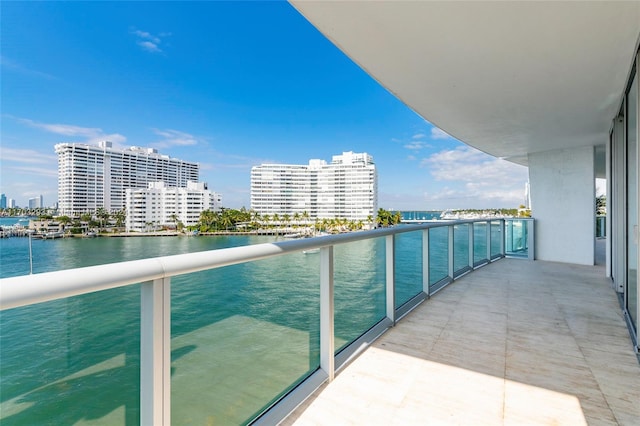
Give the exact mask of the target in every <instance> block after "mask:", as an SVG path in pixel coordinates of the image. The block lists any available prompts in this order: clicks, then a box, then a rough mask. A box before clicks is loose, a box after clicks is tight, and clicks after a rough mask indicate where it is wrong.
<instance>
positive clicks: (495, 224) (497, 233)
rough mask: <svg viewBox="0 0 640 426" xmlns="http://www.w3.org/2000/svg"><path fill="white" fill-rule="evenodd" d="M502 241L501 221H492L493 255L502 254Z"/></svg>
mask: <svg viewBox="0 0 640 426" xmlns="http://www.w3.org/2000/svg"><path fill="white" fill-rule="evenodd" d="M501 242H502V229H501V222H500V221H497V220H495V221H492V222H491V257H492V258H493V257H496V256H500V255H501V254H502V253H501V252H500V245H501Z"/></svg>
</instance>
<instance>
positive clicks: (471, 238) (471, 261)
mask: <svg viewBox="0 0 640 426" xmlns="http://www.w3.org/2000/svg"><path fill="white" fill-rule="evenodd" d="M474 232H475V229H474V224H473V222H472V223H470V224H469V268H471V269H473V265H474V263H475V262H474V260H475V256H474V255H475V253H474V252H475V250H474V247H473V243H474Z"/></svg>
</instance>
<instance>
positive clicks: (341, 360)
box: [0, 219, 533, 425]
mask: <svg viewBox="0 0 640 426" xmlns="http://www.w3.org/2000/svg"><path fill="white" fill-rule="evenodd" d="M503 236H504V238H503ZM532 236H533V220H530V219H528V220H521V219H500V220H463V221H452V222H430V223H427V224H422V225H401V226H397V227H394V228H385V229H377V230H373V231H366V232H356V233H350V234H343V235H335V236H326V237H319V238H312V239H298V240H290V241H284V242H276V243H265V244H255V245H249V246H243V247H231V248H223V249H219V250H210V251H202V252H197V253H190V254H182V255H173V256H163V257H155V258H149V259H143V260H136V261H128V262H121V263H115V264H108V265H99V266H91V267H86V268H76V269H68V270H62V271H57V272H49V273H41V274H35V275H24V276H19V277H12V278H5V279H2V280H0V288H1V289H2V291H1V292H0V308H1V309H2V311H1V312H0V315H1V317H0V319H1V321H2V327H1V329H0V351H1V352H0V355H1V357H2V358H1V359H2V363H1V364H0V395H1V397H0V422H1V423H2V424H3V425H5V424H6V425H12V424H16V425H17V424H52V425H53V424H91V423H99V424H128V425H131V424H170V423H172V424H190V423H193V424H207V423H215V424H245V423H252V422H255V423H257V424H258V423H263V424H273V423H277V421H279V420H280V419H281V418H282V417H283V416H284V415H286V414H287V413H288V412H289V411H290V410H291V409H293V408H295V407H296V406H297V405H298V404H299V403H300V402H301V401H303V400H304V399H305V398H306V397H307V396H308V395H309V394H310V393H311V392H313V391H314V390H315V389H316V388H317V387H318V386H319V385H320V384H321V383H323V382H325V381H327V380H331V379H332V378H333V376H334V374H335V372H336V370H338V369H339V368H340V367H341V366H342V365H344V364H345V363H346V362H348V360H349V359H350V358H351V357H353V356H354V355H356V354H357V353H358V352H359V351H361V350H362V349H363V348H364V347H366V346H367V345H368V344H369V343H370V342H371V341H373V340H374V339H375V338H376V337H377V336H379V335H380V334H381V333H383V332H384V331H385V330H386V329H387V328H389V327H390V326H392V325H393V324H394V322H395V321H397V320H398V319H399V318H401V317H402V316H403V315H404V314H406V312H408V311H409V310H411V309H412V308H414V307H415V306H417V304H419V303H421V302H422V301H423V300H425V299H426V298H428V297H429V296H430V295H432V294H434V293H435V292H436V291H439V290H440V289H442V288H444V287H445V286H446V285H447V284H449V283H451V282H452V281H454V280H455V279H456V278H458V277H459V276H461V275H463V274H465V273H467V272H470V271H472V270H473V269H474V268H476V267H479V266H481V265H484V264H487V263H489V262H490V261H492V260H494V259H499V258H502V257H504V256H505V255H517V256H522V257H525V255H526V257H531V255H532V253H533V241H532ZM25 336H28V337H25ZM18 337H20V338H18Z"/></svg>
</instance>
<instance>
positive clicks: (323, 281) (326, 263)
mask: <svg viewBox="0 0 640 426" xmlns="http://www.w3.org/2000/svg"><path fill="white" fill-rule="evenodd" d="M333 312H334V309H333V246H329V247H322V248H321V249H320V368H322V369H323V370H324V371H325V372H326V373H327V376H329V381H332V380H333V378H334V376H335V341H334V336H333Z"/></svg>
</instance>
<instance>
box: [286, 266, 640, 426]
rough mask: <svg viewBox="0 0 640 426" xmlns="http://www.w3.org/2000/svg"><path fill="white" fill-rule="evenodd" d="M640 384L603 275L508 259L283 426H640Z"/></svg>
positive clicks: (425, 314)
mask: <svg viewBox="0 0 640 426" xmlns="http://www.w3.org/2000/svg"><path fill="white" fill-rule="evenodd" d="M639 377H640V364H639V363H638V359H637V358H636V356H635V355H634V352H633V348H632V345H631V342H630V340H629V334H628V331H627V329H626V326H625V322H624V319H623V318H622V315H621V310H620V307H619V304H618V300H617V297H616V294H615V292H614V291H613V290H612V289H611V288H610V280H608V279H606V278H605V277H604V268H603V267H602V266H594V267H589V266H576V265H569V264H561V263H553V262H542V261H536V262H522V261H518V260H515V259H504V260H501V261H500V262H496V263H493V264H491V265H489V266H487V267H486V268H482V269H481V270H478V271H476V272H474V273H473V274H469V275H466V276H464V277H463V278H461V279H460V280H458V281H456V282H455V283H454V284H452V285H450V286H449V287H448V288H446V289H445V290H444V291H442V292H440V293H438V294H436V295H435V296H434V297H432V298H431V299H430V300H429V301H428V302H426V303H423V304H422V305H420V306H419V307H418V308H417V309H415V310H414V311H412V312H411V313H409V314H408V315H407V316H406V317H405V318H404V319H403V320H402V321H400V322H399V323H398V324H397V325H396V326H395V327H394V328H393V329H391V330H390V331H388V332H387V333H386V334H384V335H383V336H382V337H381V338H380V339H378V340H377V341H376V342H375V343H374V344H373V345H372V346H371V347H369V348H368V349H367V350H365V351H364V352H363V353H362V354H361V355H360V356H359V357H358V358H357V359H355V360H354V361H353V362H352V363H351V364H349V365H348V366H347V367H345V368H344V369H343V370H342V371H341V372H340V373H339V374H338V375H337V376H336V378H335V380H334V381H333V382H331V383H330V384H328V385H325V386H324V387H323V388H321V390H320V391H318V392H316V393H315V394H314V395H313V396H312V397H311V398H309V399H308V400H307V401H306V402H305V404H303V405H302V406H301V407H300V408H298V409H297V410H296V411H294V412H293V413H292V414H291V416H289V417H288V418H287V419H286V420H285V422H283V424H285V425H294V424H296V425H310V424H314V425H324V424H415V423H416V422H418V423H423V422H424V423H428V424H488V425H497V424H512V425H522V424H530V425H531V424H539V425H550V424H561V425H580V424H594V425H595V424H598V425H602V424H611V425H613V424H619V425H637V424H638V419H640V405H639V404H638V401H640V382H639V381H638V378H639Z"/></svg>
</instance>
